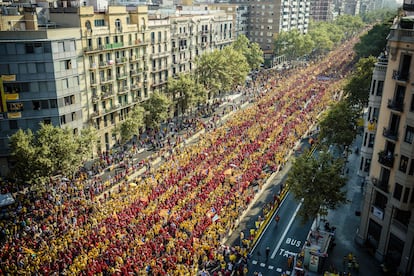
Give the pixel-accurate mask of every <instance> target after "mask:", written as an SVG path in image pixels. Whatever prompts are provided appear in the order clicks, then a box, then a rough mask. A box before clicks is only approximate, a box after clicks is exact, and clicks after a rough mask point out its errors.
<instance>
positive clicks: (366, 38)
mask: <svg viewBox="0 0 414 276" xmlns="http://www.w3.org/2000/svg"><path fill="white" fill-rule="evenodd" d="M390 26H391V25H390V24H389V23H387V24H384V23H383V24H376V25H375V26H374V27H373V28H372V29H371V30H369V31H368V33H367V34H365V35H363V36H362V37H361V41H360V42H358V43H357V44H356V45H355V47H354V49H355V52H356V55H357V57H359V58H366V57H369V56H374V57H378V56H379V55H380V53H381V52H382V51H384V49H385V47H386V45H387V35H388V33H389V32H390Z"/></svg>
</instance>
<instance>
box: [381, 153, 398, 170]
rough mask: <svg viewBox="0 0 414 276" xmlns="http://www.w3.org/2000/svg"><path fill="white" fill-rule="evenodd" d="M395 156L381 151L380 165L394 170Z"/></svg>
mask: <svg viewBox="0 0 414 276" xmlns="http://www.w3.org/2000/svg"><path fill="white" fill-rule="evenodd" d="M394 159H395V158H394V155H393V154H392V153H387V152H385V151H381V152H379V153H378V163H380V164H382V165H384V166H386V167H388V168H392V167H393V166H394Z"/></svg>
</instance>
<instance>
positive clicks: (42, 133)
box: [10, 124, 96, 183]
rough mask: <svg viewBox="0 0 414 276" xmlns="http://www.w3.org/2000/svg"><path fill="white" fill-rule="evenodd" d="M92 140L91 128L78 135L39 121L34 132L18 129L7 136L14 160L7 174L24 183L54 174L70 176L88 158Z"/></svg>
mask: <svg viewBox="0 0 414 276" xmlns="http://www.w3.org/2000/svg"><path fill="white" fill-rule="evenodd" d="M95 141H96V132H95V131H94V130H93V129H86V130H85V131H84V132H81V134H80V135H75V134H73V132H72V130H70V129H66V128H65V129H63V128H60V127H54V126H52V125H49V124H40V129H39V130H38V131H37V132H36V133H33V132H32V131H31V130H30V129H28V130H26V131H25V130H22V129H19V130H18V131H17V132H16V133H15V134H13V135H12V136H11V137H10V149H11V156H12V158H13V159H14V161H15V166H14V167H13V168H12V169H11V171H10V176H11V177H13V178H15V179H19V180H21V181H23V182H27V183H42V182H43V181H45V180H48V179H49V177H51V176H54V175H58V174H61V175H65V176H72V175H73V174H74V173H75V172H76V171H77V170H78V169H79V167H81V166H82V164H83V161H85V160H86V159H88V158H90V155H91V150H92V149H93V145H94V143H95ZM88 145H89V146H88Z"/></svg>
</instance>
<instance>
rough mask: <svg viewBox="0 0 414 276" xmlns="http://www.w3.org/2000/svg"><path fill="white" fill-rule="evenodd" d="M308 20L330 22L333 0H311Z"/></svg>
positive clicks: (332, 15) (332, 16) (332, 12)
mask: <svg viewBox="0 0 414 276" xmlns="http://www.w3.org/2000/svg"><path fill="white" fill-rule="evenodd" d="M310 18H312V20H314V21H331V20H333V18H334V3H333V0H311V1H310Z"/></svg>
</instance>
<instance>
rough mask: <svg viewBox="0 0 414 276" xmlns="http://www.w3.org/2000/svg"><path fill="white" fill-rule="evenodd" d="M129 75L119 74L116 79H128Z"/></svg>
mask: <svg viewBox="0 0 414 276" xmlns="http://www.w3.org/2000/svg"><path fill="white" fill-rule="evenodd" d="M127 77H128V76H127V74H117V75H116V79H117V80H124V79H126V78H127Z"/></svg>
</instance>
